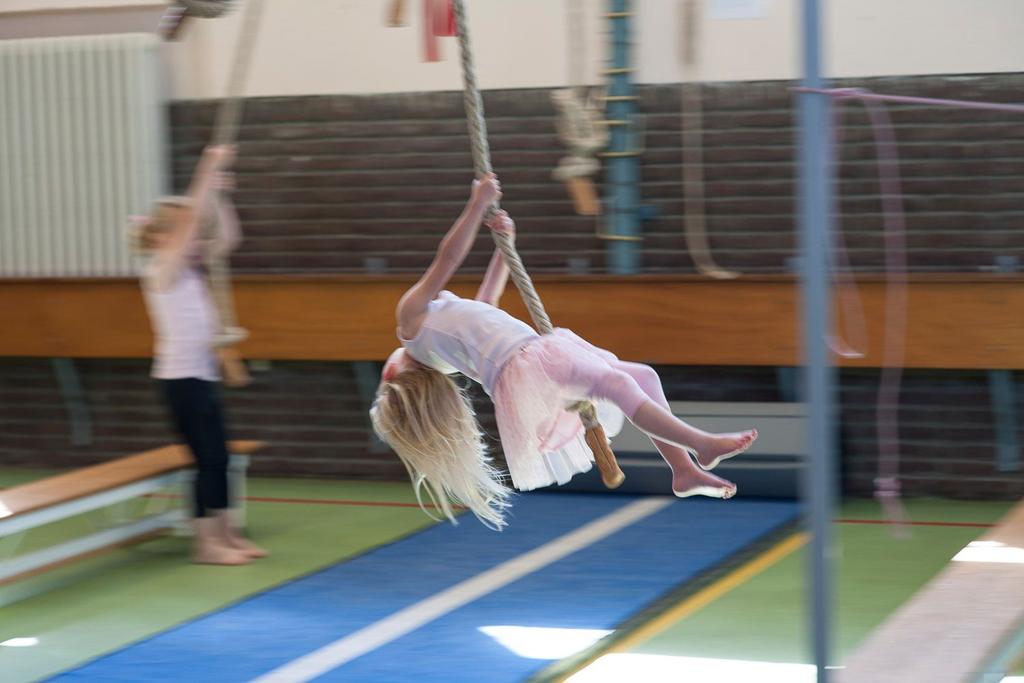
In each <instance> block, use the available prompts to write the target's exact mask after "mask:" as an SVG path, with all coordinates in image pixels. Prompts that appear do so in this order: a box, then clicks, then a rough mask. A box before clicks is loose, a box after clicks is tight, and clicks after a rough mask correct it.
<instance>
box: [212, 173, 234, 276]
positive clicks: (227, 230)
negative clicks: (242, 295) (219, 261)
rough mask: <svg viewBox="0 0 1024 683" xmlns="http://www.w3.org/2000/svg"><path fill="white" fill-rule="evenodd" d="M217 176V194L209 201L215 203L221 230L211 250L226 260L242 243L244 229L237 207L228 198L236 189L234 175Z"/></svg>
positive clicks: (220, 174) (215, 236) (216, 235)
mask: <svg viewBox="0 0 1024 683" xmlns="http://www.w3.org/2000/svg"><path fill="white" fill-rule="evenodd" d="M217 176H218V177H217V185H216V189H217V192H214V193H213V194H212V195H211V196H210V199H209V201H211V202H213V205H214V211H216V213H217V222H218V223H219V229H218V230H217V231H216V234H215V235H214V239H213V244H212V245H211V247H210V249H211V253H212V254H213V255H214V256H216V257H218V258H226V257H227V256H228V254H230V253H231V252H233V251H234V250H235V249H237V248H238V245H240V244H241V243H242V228H241V222H240V221H239V220H238V212H237V211H236V210H235V205H234V203H233V202H232V201H231V198H230V197H229V196H228V193H229V192H231V191H232V190H234V189H235V179H234V174H232V173H228V172H221V173H218V174H217Z"/></svg>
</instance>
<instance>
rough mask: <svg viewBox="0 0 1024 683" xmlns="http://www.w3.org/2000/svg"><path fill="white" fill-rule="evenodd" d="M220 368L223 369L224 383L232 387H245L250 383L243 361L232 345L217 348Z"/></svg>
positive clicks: (250, 379)
mask: <svg viewBox="0 0 1024 683" xmlns="http://www.w3.org/2000/svg"><path fill="white" fill-rule="evenodd" d="M217 356H218V357H219V358H220V365H221V369H222V370H223V371H224V384H226V385H228V386H229V387H231V388H232V389H240V388H242V387H247V386H249V384H251V383H252V378H251V377H250V376H249V370H248V368H246V367H245V361H244V360H242V356H241V354H239V353H238V351H237V350H236V349H235V348H234V347H230V346H225V347H223V348H220V349H217Z"/></svg>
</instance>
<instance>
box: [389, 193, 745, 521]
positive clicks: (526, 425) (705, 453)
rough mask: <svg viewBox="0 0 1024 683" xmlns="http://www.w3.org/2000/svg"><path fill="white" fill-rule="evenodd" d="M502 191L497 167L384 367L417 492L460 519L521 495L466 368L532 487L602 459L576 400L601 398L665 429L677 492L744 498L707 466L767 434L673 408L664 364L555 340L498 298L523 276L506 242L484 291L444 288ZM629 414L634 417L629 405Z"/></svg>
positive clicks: (393, 426) (446, 244) (654, 428)
mask: <svg viewBox="0 0 1024 683" xmlns="http://www.w3.org/2000/svg"><path fill="white" fill-rule="evenodd" d="M500 196H501V187H500V185H499V184H498V179H497V177H496V176H494V175H493V174H491V175H488V176H487V177H485V178H483V179H482V180H480V181H477V182H474V183H473V190H472V196H471V197H470V200H469V203H468V204H467V205H466V208H465V209H464V210H463V212H462V215H461V216H460V217H459V219H458V220H457V221H456V222H455V224H454V225H453V226H452V227H451V229H450V230H449V231H448V234H447V235H446V236H445V237H444V239H443V240H442V241H441V245H440V247H439V248H438V250H437V255H436V256H435V257H434V260H433V262H432V263H431V264H430V267H429V268H427V271H426V273H424V274H423V276H422V277H421V278H420V280H419V282H417V283H416V284H415V285H413V287H412V288H411V289H409V291H407V292H406V293H405V295H404V296H403V297H402V299H401V301H399V302H398V308H397V310H396V317H397V322H398V330H397V332H398V337H399V339H400V341H401V343H402V348H399V349H398V350H396V351H395V352H394V353H392V354H391V357H390V358H389V359H388V361H387V364H386V365H385V366H384V372H383V376H382V379H381V383H380V387H379V389H378V393H377V399H376V401H375V402H374V404H373V408H372V409H371V411H370V416H371V419H372V420H373V426H374V429H375V431H376V432H377V434H378V435H379V436H380V437H381V439H383V440H384V441H386V442H387V443H388V444H389V445H390V446H391V447H392V448H393V449H394V450H395V452H396V453H397V454H398V456H399V457H400V458H401V459H402V462H403V463H404V464H405V466H406V468H407V469H408V470H409V474H410V476H411V478H412V480H413V486H414V487H415V489H416V494H417V496H419V495H420V491H421V489H423V488H425V489H426V491H427V494H428V495H429V496H430V497H431V498H432V499H433V500H434V502H435V503H436V504H437V505H438V506H439V507H440V509H441V510H442V512H444V514H445V515H446V516H448V517H449V518H452V508H451V505H450V502H449V501H450V500H454V501H456V502H458V503H462V504H463V505H465V506H466V507H468V508H469V509H470V510H472V511H473V513H474V514H476V516H477V517H478V518H479V519H480V520H481V521H482V522H484V523H485V524H488V525H490V526H493V527H495V528H500V527H501V526H503V524H504V518H503V511H504V508H505V507H507V505H508V501H507V499H508V495H509V493H510V492H509V490H508V489H507V488H505V486H504V485H503V483H502V481H501V477H500V475H499V473H498V472H497V470H495V468H494V467H493V466H492V465H491V464H490V459H489V458H488V457H487V449H486V446H485V445H484V441H483V434H482V433H481V431H480V427H479V425H478V424H477V422H476V418H475V417H474V414H473V407H472V405H471V403H470V401H469V399H468V398H467V396H466V394H465V393H464V392H463V391H462V390H461V389H460V388H459V387H458V385H456V384H455V382H454V381H452V379H451V377H449V375H451V374H454V373H456V372H459V373H462V374H463V375H466V376H467V377H469V378H471V379H473V380H475V381H477V382H480V383H481V384H482V385H483V387H484V390H485V391H486V392H487V394H488V395H489V396H491V397H492V398H493V399H494V406H495V414H496V416H497V420H498V430H499V432H500V435H501V444H502V447H503V449H504V452H505V458H506V460H507V461H508V467H509V473H510V474H511V477H512V483H513V484H514V485H515V487H516V488H518V489H520V490H524V491H525V490H530V489H534V488H538V487H541V486H548V485H550V484H554V483H556V482H557V483H559V484H562V483H565V482H567V481H568V480H569V479H570V478H571V477H572V476H573V475H574V474H576V473H577V472H584V471H586V470H589V469H590V467H591V462H592V459H591V456H590V453H589V451H588V450H587V447H586V446H585V444H584V443H583V438H582V433H583V426H582V424H581V422H580V420H579V416H578V415H576V413H573V412H571V411H570V406H571V405H572V404H574V403H576V402H579V401H582V400H588V399H599V400H603V401H604V404H603V405H602V406H600V407H601V408H606V409H607V408H612V407H613V406H614V407H617V408H618V409H620V410H621V411H622V412H623V413H625V415H626V416H627V417H628V418H629V419H630V420H631V421H632V422H633V423H634V424H635V425H636V426H637V427H638V428H640V429H641V430H643V431H644V432H646V433H647V434H648V435H650V436H651V437H652V439H653V440H654V444H655V446H656V447H657V448H658V451H659V452H660V453H661V454H662V456H663V457H664V458H665V461H666V462H668V464H669V466H670V467H671V468H672V491H673V493H675V495H677V496H680V497H687V496H693V495H704V496H711V497H715V498H730V497H732V496H733V494H735V492H736V487H735V485H733V484H732V483H730V482H728V481H726V480H724V479H721V478H719V477H716V476H715V475H713V474H711V473H710V472H708V471H706V470H710V469H712V468H713V467H715V466H716V465H717V464H718V463H719V462H720V461H721V460H724V459H725V458H729V457H732V456H733V455H736V454H737V453H740V452H742V451H743V450H745V449H747V448H748V447H749V446H750V444H751V443H753V442H754V439H755V438H757V432H756V431H754V430H750V431H747V432H738V433H734V434H709V433H708V432H704V431H701V430H699V429H696V428H694V427H692V426H690V425H688V424H687V423H685V422H683V421H682V420H679V419H677V418H676V417H675V416H674V415H672V413H671V412H670V410H669V404H668V401H667V400H666V398H665V394H664V392H663V391H662V388H661V381H660V380H659V378H658V375H657V373H655V371H654V370H653V369H651V368H650V367H648V366H646V365H640V364H638V363H626V362H623V361H620V360H619V359H618V358H616V357H615V356H614V355H613V354H611V353H609V352H608V351H605V350H603V349H599V348H596V347H595V346H592V345H591V344H589V343H587V342H586V341H584V340H582V339H580V338H579V337H577V336H576V335H575V334H573V333H572V332H570V331H569V330H564V329H562V330H556V331H555V332H554V334H550V335H545V336H543V337H541V336H539V335H538V334H537V333H536V332H535V331H534V330H533V328H531V327H530V326H528V325H526V324H525V323H523V322H520V321H519V320H516V319H515V318H513V317H512V316H510V315H508V314H507V313H505V312H504V311H502V310H500V309H499V308H496V306H497V304H498V300H499V299H500V297H501V294H502V292H503V291H504V290H505V284H506V282H507V280H508V275H509V271H508V267H507V266H506V265H505V260H504V258H503V257H502V255H501V252H500V251H498V250H495V253H494V257H493V258H492V259H491V264H490V266H489V267H488V269H487V274H486V275H485V276H484V281H483V284H481V285H480V289H479V291H478V292H477V295H476V299H475V300H467V299H461V298H459V297H457V296H455V295H454V294H452V293H451V292H447V291H444V288H445V286H446V285H447V284H448V280H449V279H451V277H452V275H454V274H455V271H457V270H458V268H459V267H460V266H461V265H462V262H463V261H464V260H465V259H466V256H467V254H469V250H470V248H471V247H472V246H473V243H474V241H475V240H476V237H477V232H478V230H479V229H480V224H481V223H482V222H483V221H484V216H485V215H486V214H487V213H488V211H489V210H490V207H492V206H493V205H494V203H495V202H496V201H497V200H498V198H499V197H500ZM486 223H487V226H488V227H489V228H490V229H491V230H495V231H501V232H504V233H507V234H510V235H511V234H513V233H514V230H515V225H514V224H513V222H512V220H511V219H510V218H509V217H508V215H507V214H506V213H504V212H497V213H495V214H494V215H493V216H492V217H491V218H489V219H487V221H486ZM600 412H601V413H602V415H601V417H602V420H601V421H602V422H603V423H606V425H605V426H606V427H610V426H612V425H611V424H610V416H609V414H608V413H611V412H613V411H607V413H606V411H605V410H601V411H600ZM618 418H619V419H618V420H617V422H618V424H621V414H619V415H618ZM606 420H608V422H606ZM607 431H608V432H609V433H612V432H614V431H617V430H613V429H608V430H607ZM695 461H696V462H695ZM421 502H422V501H421Z"/></svg>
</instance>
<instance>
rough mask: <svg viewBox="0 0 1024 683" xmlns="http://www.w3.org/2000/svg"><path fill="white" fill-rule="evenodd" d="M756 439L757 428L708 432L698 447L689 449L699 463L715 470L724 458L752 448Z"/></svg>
mask: <svg viewBox="0 0 1024 683" xmlns="http://www.w3.org/2000/svg"><path fill="white" fill-rule="evenodd" d="M756 440H757V430H756V429H750V430H747V431H745V432H733V433H731V434H708V436H707V438H706V439H702V441H703V443H700V444H699V445H697V448H696V449H693V448H688V449H687V450H688V451H690V453H692V454H693V457H694V459H695V460H696V461H697V464H698V465H700V466H701V467H702V468H704V469H705V470H713V469H715V468H716V467H718V464H719V463H720V462H722V461H723V460H728V459H729V458H732V457H735V456H737V455H739V454H740V453H742V452H743V451H745V450H747V449H748V448H750V446H751V444H753V443H754V441H756Z"/></svg>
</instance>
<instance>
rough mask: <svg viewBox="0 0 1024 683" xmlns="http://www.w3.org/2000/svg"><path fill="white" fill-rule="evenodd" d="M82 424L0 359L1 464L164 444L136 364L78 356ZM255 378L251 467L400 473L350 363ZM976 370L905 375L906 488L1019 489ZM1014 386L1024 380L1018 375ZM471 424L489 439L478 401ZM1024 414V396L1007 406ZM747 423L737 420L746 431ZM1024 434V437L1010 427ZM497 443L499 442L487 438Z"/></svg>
mask: <svg viewBox="0 0 1024 683" xmlns="http://www.w3.org/2000/svg"><path fill="white" fill-rule="evenodd" d="M76 368H77V370H78V372H79V373H80V376H81V380H82V384H83V389H84V391H85V396H86V401H87V403H88V406H89V412H90V416H91V421H92V436H93V438H92V442H91V443H89V444H88V445H82V446H75V445H73V444H72V443H71V425H70V422H69V420H68V417H67V414H66V412H65V408H64V404H63V400H62V398H61V394H60V390H59V387H58V384H57V379H56V374H55V373H54V371H53V369H52V368H51V366H50V363H49V361H46V360H27V359H0V405H2V406H4V411H3V414H2V415H0V465H3V466H26V467H58V466H59V467H71V466H82V465H86V464H89V463H93V462H99V461H102V460H106V459H108V458H113V457H117V456H121V455H126V454H129V453H133V452H137V451H140V450H144V449H147V448H153V447H155V446H158V445H163V444H165V443H168V442H170V441H171V440H172V438H173V437H172V434H171V431H170V429H169V427H168V420H167V416H166V413H165V410H164V407H163V405H162V404H161V403H160V398H159V396H158V393H157V389H156V387H155V386H154V384H153V382H152V381H151V380H150V379H149V378H148V377H147V363H146V362H144V361H122V360H115V361H99V360H79V361H76ZM659 370H660V371H661V373H662V377H663V379H664V382H665V389H666V393H667V394H668V396H669V398H670V399H671V400H690V401H744V400H747V401H777V400H784V399H787V398H788V397H787V396H786V395H785V392H784V390H783V389H781V388H780V384H779V380H778V377H777V374H776V371H775V370H774V369H773V368H706V367H704V368H684V367H665V368H659ZM255 378H256V382H255V384H254V385H253V386H252V387H250V388H248V389H245V390H243V391H229V392H228V393H227V395H226V396H227V398H226V400H227V405H228V410H229V417H230V424H231V431H232V433H233V435H234V436H237V437H239V438H246V439H263V440H266V441H267V442H268V443H269V444H270V448H269V449H268V450H267V452H266V453H265V454H261V455H260V456H259V457H257V458H256V459H255V462H254V471H255V472H260V473H271V474H286V475H298V476H334V477H357V478H370V479H394V480H400V479H403V478H404V477H405V471H404V469H403V468H402V466H401V464H400V463H399V462H398V460H397V458H395V457H394V456H393V455H391V454H390V453H387V452H380V451H378V450H375V449H374V448H373V447H372V443H371V439H370V432H369V426H368V421H367V418H366V409H367V406H366V405H364V403H363V402H362V401H361V400H360V399H359V397H358V391H357V388H356V384H355V378H354V373H353V369H352V366H351V365H350V364H347V363H310V362H275V363H273V364H272V366H271V368H270V369H269V370H268V371H265V372H258V373H256V374H255ZM986 381H987V377H986V374H985V373H978V372H952V371H912V372H910V373H908V376H907V379H906V382H905V387H904V391H903V402H902V408H901V412H900V419H901V441H902V451H903V457H904V461H903V469H902V474H903V477H904V486H905V489H906V491H907V493H908V494H910V495H925V494H927V495H942V496H950V497H968V498H969V497H978V498H1008V499H1009V498H1017V497H1020V496H1024V473H1022V472H1020V471H1018V472H1003V473H1000V472H998V471H997V470H996V467H995V458H996V447H995V433H994V424H993V415H992V411H991V408H990V402H989V397H988V390H987V385H986ZM1015 382H1016V387H1017V391H1018V392H1019V393H1022V394H1024V378H1022V377H1021V376H1017V377H1016V380H1015ZM841 385H842V389H841V402H842V406H841V421H842V427H841V429H842V446H843V482H844V488H845V489H846V490H847V491H848V492H849V493H851V494H854V495H870V493H871V490H872V484H871V481H872V479H873V478H874V476H875V467H876V459H875V458H876V448H877V446H876V440H875V422H874V403H873V402H874V391H875V389H876V387H877V372H874V371H862V370H856V371H846V372H843V373H842V377H841ZM478 407H479V409H480V412H481V421H482V423H483V424H484V425H485V427H487V428H488V431H489V432H490V433H491V434H492V438H493V435H494V433H495V430H494V424H493V418H492V416H491V414H490V408H489V405H488V404H487V402H486V401H485V400H481V401H479V402H478ZM1018 413H1019V415H1018V419H1020V420H1021V421H1022V424H1024V406H1021V407H1019V408H1018ZM744 426H746V425H737V427H738V428H739V427H744ZM1020 436H1021V437H1024V434H1022V435H1020ZM494 443H495V447H497V442H496V440H495V442H494Z"/></svg>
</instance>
